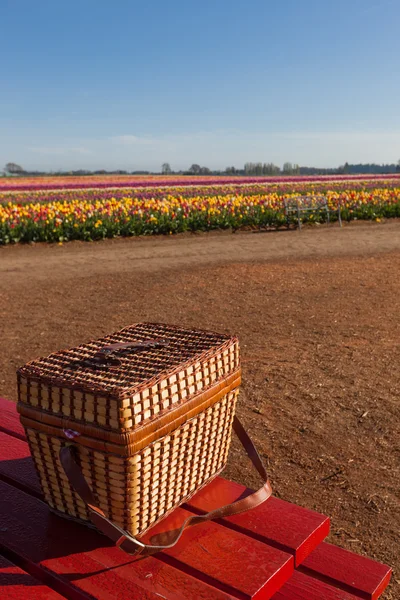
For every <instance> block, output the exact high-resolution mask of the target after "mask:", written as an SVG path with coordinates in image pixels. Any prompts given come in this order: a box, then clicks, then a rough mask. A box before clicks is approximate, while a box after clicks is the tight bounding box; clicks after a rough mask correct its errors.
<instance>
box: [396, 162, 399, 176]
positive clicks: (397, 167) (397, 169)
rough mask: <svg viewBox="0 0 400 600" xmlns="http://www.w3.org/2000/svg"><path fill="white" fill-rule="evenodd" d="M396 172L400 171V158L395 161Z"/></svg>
mask: <svg viewBox="0 0 400 600" xmlns="http://www.w3.org/2000/svg"><path fill="white" fill-rule="evenodd" d="M396 173H400V160H398V161H397V165H396Z"/></svg>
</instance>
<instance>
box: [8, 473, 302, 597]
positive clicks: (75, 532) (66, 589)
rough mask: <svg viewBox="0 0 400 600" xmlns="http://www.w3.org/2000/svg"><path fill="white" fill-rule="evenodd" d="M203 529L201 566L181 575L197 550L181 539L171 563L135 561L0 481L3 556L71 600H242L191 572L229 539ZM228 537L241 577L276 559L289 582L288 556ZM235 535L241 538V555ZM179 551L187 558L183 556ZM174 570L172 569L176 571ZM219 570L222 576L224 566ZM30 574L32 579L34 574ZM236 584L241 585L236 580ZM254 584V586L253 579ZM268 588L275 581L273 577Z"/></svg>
mask: <svg viewBox="0 0 400 600" xmlns="http://www.w3.org/2000/svg"><path fill="white" fill-rule="evenodd" d="M182 512H183V511H182ZM207 527H208V525H207V524H204V525H199V526H198V527H197V530H198V532H200V530H201V529H203V536H200V535H199V536H198V537H197V539H196V542H195V543H200V544H202V545H203V547H205V548H206V550H205V551H204V550H202V552H204V555H205V556H204V557H203V558H201V559H200V557H198V559H199V561H200V560H201V561H202V563H201V564H200V562H197V563H195V564H194V565H193V566H192V567H191V568H189V567H188V568H186V571H185V570H184V566H185V565H189V564H191V563H192V562H193V557H194V556H195V555H196V552H199V551H198V550H197V549H196V550H193V549H192V548H191V546H192V544H191V542H190V541H189V540H187V541H186V544H184V550H182V548H180V549H179V554H180V555H179V557H178V558H177V559H174V558H173V557H172V556H167V555H164V557H162V556H161V557H162V560H160V559H159V558H157V557H150V558H146V559H144V560H139V561H137V560H136V561H135V560H133V559H132V557H130V556H129V555H127V554H125V553H124V552H122V551H121V550H119V549H118V548H115V547H111V546H110V545H109V543H108V541H107V539H106V538H105V537H104V536H101V535H99V534H98V533H96V532H95V531H93V530H90V529H88V528H85V527H83V526H82V525H78V524H76V523H74V522H70V521H67V520H64V519H62V518H61V517H58V516H56V515H53V514H51V513H50V511H49V509H48V508H47V506H46V505H45V504H44V503H43V502H41V501H40V500H38V499H36V498H34V497H33V496H30V495H28V494H25V493H24V492H22V491H21V490H18V489H17V488H14V487H13V486H9V485H7V484H5V483H3V482H0V547H1V545H2V546H3V548H5V549H6V550H7V551H8V552H12V553H15V554H16V555H18V557H19V561H18V564H19V565H20V566H21V567H23V568H24V569H25V570H31V569H32V568H34V567H35V565H39V569H41V570H42V572H43V573H45V574H46V575H47V577H49V576H50V577H51V585H52V587H53V588H54V589H56V590H57V591H58V592H60V593H62V594H64V595H66V597H68V598H72V599H73V600H81V599H82V597H85V598H86V597H87V594H91V595H92V596H94V597H95V598H97V599H98V600H115V599H121V600H122V599H124V600H126V598H135V600H160V597H161V598H163V597H164V598H166V599H167V600H184V599H185V600H186V599H188V598H193V600H195V599H196V600H197V599H198V598H201V599H202V600H228V599H231V600H232V599H233V598H236V599H237V598H239V599H243V598H249V597H250V596H249V595H248V593H244V592H242V591H240V592H235V591H234V590H232V591H227V590H226V589H222V588H223V585H220V584H221V580H220V581H219V582H218V584H219V585H220V587H219V589H217V588H216V587H215V586H216V585H217V582H214V580H213V579H212V577H211V575H212V574H211V573H210V572H211V567H210V568H208V569H207V568H206V574H203V573H202V572H200V571H198V570H197V569H198V568H200V569H202V567H203V564H204V565H205V563H206V560H207V558H206V557H207V556H208V554H207V550H210V549H212V548H213V547H215V549H216V551H218V544H219V543H220V544H222V545H223V552H224V553H225V554H226V553H227V552H228V550H227V544H229V543H230V540H231V536H232V534H233V532H230V531H229V530H227V529H225V528H223V527H221V526H218V525H215V524H214V525H213V528H214V529H215V530H214V531H213V535H212V540H211V541H210V540H207V535H206V533H205V531H204V530H206V529H207ZM216 529H219V530H220V531H222V532H224V533H225V534H229V535H227V539H225V536H224V535H221V534H220V532H218V533H217V532H216ZM195 531H196V528H193V529H192V532H195ZM189 535H190V534H189ZM235 535H236V540H235V541H233V542H232V543H233V546H231V550H232V551H234V552H235V553H239V555H240V557H241V561H240V562H241V571H242V572H246V571H247V572H248V574H249V575H248V576H249V578H251V577H252V576H253V571H254V570H255V569H254V566H253V565H254V563H257V564H259V565H260V568H262V569H265V572H267V570H268V569H269V570H271V567H268V566H266V567H263V566H262V562H267V561H269V560H271V562H274V564H275V570H277V568H278V560H277V559H276V556H277V554H276V553H279V554H280V555H281V557H282V562H283V561H286V562H285V563H284V567H283V569H285V570H286V579H287V578H288V577H289V576H290V574H291V567H292V563H293V558H292V557H291V556H288V555H284V554H283V553H281V552H280V551H277V550H275V549H272V548H271V549H270V550H271V551H272V552H273V553H274V556H275V559H273V557H272V555H271V553H270V552H269V551H268V547H267V546H265V545H264V544H261V543H260V542H255V541H254V540H251V539H250V538H246V536H242V535H241V534H235ZM238 537H240V538H243V539H242V542H243V551H241V552H240V548H239V545H238ZM247 540H249V542H250V543H251V545H249V544H248V543H247ZM186 553H187V555H188V558H187V559H186V558H185V557H184V556H183V554H186ZM158 556H160V555H158ZM212 559H213V557H209V560H212ZM229 559H231V556H230V557H229ZM260 561H261V562H260ZM172 563H174V564H172ZM177 565H179V567H180V568H179V569H178V568H176V567H177ZM36 568H37V567H36ZM221 568H222V571H224V570H225V564H224V565H223V566H222V567H221ZM282 573H283V570H282ZM35 576H36V577H37V576H38V575H37V573H36V572H35ZM232 577H233V574H230V576H229V581H231V578H232ZM239 579H240V580H242V579H243V575H241V576H240V578H239ZM256 580H257V582H258V585H260V581H261V579H260V577H259V576H257V577H256ZM46 583H47V584H48V583H49V581H48V580H47V581H46ZM275 583H277V579H276V578H275ZM241 585H242V587H244V586H245V585H246V584H245V583H243V582H241ZM261 587H262V589H261V593H257V595H256V596H255V597H257V598H260V599H261V598H270V595H269V594H268V593H264V592H265V586H261ZM82 592H84V596H82ZM257 592H259V590H258V591H257ZM157 594H158V596H157Z"/></svg>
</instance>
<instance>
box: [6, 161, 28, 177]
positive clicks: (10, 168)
mask: <svg viewBox="0 0 400 600" xmlns="http://www.w3.org/2000/svg"><path fill="white" fill-rule="evenodd" d="M5 170H6V171H7V172H8V173H12V174H13V175H22V173H25V171H24V169H23V168H22V167H20V165H17V164H16V163H12V162H9V163H7V164H6V167H5Z"/></svg>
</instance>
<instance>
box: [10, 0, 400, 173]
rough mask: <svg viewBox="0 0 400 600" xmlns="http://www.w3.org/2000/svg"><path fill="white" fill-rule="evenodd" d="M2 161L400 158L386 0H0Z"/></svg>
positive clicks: (103, 163) (127, 165) (75, 164)
mask: <svg viewBox="0 0 400 600" xmlns="http://www.w3.org/2000/svg"><path fill="white" fill-rule="evenodd" d="M0 19H1V28H0V29H1V36H0V56H1V57H2V68H1V78H0V168H1V167H2V166H3V165H4V164H5V163H6V162H8V161H13V162H17V163H19V164H22V166H23V167H25V168H31V169H33V168H38V169H40V168H46V169H54V170H57V169H60V168H62V169H69V168H89V169H94V168H106V169H113V168H122V169H128V170H134V169H144V168H145V169H159V168H160V166H161V163H162V162H164V161H168V162H170V163H171V166H172V167H173V168H175V169H180V168H188V167H189V166H190V165H191V164H192V163H200V164H201V165H204V166H208V167H210V168H225V167H226V166H228V165H235V166H237V167H241V166H243V164H244V163H245V162H247V161H263V162H270V161H272V162H275V163H276V164H279V165H282V163H283V162H284V161H291V162H295V163H299V164H301V165H314V166H336V165H338V164H343V163H344V162H345V161H348V162H370V161H371V162H372V161H373V162H378V163H382V162H397V160H398V159H400V111H399V106H400V58H399V57H400V35H399V29H400V2H399V0H394V1H392V0H381V1H379V0H336V1H335V2H331V1H329V0H297V1H296V0H286V1H283V0H282V1H280V2H278V1H274V2H272V1H270V0H247V2H244V1H243V0H241V1H240V2H239V1H238V0H203V1H202V2H193V1H192V2H191V1H190V0H185V1H183V0H169V1H168V2H166V1H159V0H153V1H151V0H147V2H144V1H142V2H137V1H135V0H114V2H109V1H108V2H105V1H103V0H79V1H77V0H69V1H68V2H62V1H61V0H36V1H35V2H33V1H32V0H3V2H2V3H1V13H0Z"/></svg>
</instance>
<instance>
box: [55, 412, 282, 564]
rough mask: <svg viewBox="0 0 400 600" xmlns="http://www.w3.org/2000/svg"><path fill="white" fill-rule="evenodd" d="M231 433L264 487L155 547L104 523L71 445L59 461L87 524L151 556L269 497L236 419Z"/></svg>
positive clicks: (188, 523) (196, 519) (189, 522)
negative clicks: (191, 532)
mask: <svg viewBox="0 0 400 600" xmlns="http://www.w3.org/2000/svg"><path fill="white" fill-rule="evenodd" d="M233 429H234V431H235V433H236V435H237V436H238V438H239V440H240V442H241V443H242V445H243V447H244V449H245V450H246V452H247V455H248V456H249V458H250V460H251V462H252V463H253V465H254V467H255V468H256V469H257V471H258V473H259V474H260V476H261V478H262V479H263V481H264V485H263V486H262V487H261V488H260V489H259V490H258V491H257V492H254V493H253V494H250V495H249V496H246V497H245V498H241V499H240V500H237V501H236V502H233V503H232V504H227V505H226V506H222V507H221V508H217V509H215V510H212V511H210V512H208V513H206V514H204V515H192V516H191V517H189V518H187V519H186V520H185V521H184V523H183V525H182V526H181V527H180V528H179V529H177V530H174V531H169V532H166V533H163V534H160V535H157V536H155V538H156V541H157V544H153V545H150V544H144V543H142V542H141V541H140V540H138V539H136V538H134V537H133V536H131V535H130V534H129V533H128V532H127V531H124V530H123V529H121V528H120V527H118V525H115V523H112V521H110V520H109V519H107V517H106V516H105V514H104V512H103V511H102V510H101V509H100V508H99V507H98V506H96V504H97V503H96V501H95V498H94V495H93V492H92V490H91V489H90V487H89V485H88V483H87V481H86V479H85V477H84V476H83V473H82V471H81V468H80V467H79V465H78V463H77V462H76V461H75V458H74V447H73V445H72V444H69V445H67V446H64V447H62V448H61V450H60V461H61V465H62V467H63V469H64V471H65V474H66V475H67V477H68V480H69V482H70V484H71V486H72V487H73V488H74V490H75V491H76V492H77V494H78V495H79V496H80V497H81V498H82V500H83V501H84V502H85V504H86V505H87V507H88V509H89V516H90V520H91V521H92V523H93V524H94V525H95V526H96V527H97V529H99V530H100V531H101V532H102V533H103V534H104V535H106V536H107V537H109V538H110V539H111V540H112V541H113V542H114V543H115V545H116V546H118V547H120V548H121V549H122V550H124V551H125V552H127V553H128V554H135V555H139V554H140V555H142V556H143V555H148V554H152V553H154V552H159V551H160V550H165V549H168V548H172V546H175V544H176V543H177V542H178V540H179V538H180V537H181V535H182V533H183V531H184V530H185V529H187V528H188V527H192V526H193V525H198V524H199V523H203V522H205V521H210V520H212V519H221V518H222V517H230V516H232V515H237V514H239V513H243V512H245V511H247V510H250V509H251V508H255V507H256V506H259V505H260V504H262V503H263V502H265V500H268V498H269V497H270V496H271V494H272V488H271V485H270V482H269V478H268V474H267V472H266V470H265V467H264V465H263V463H262V460H261V458H260V455H259V454H258V452H257V450H256V448H255V446H254V444H253V442H252V441H251V439H250V437H249V435H248V434H247V432H246V430H245V429H244V427H243V425H242V424H241V422H240V421H239V419H238V418H237V417H236V416H235V417H234V420H233ZM152 541H153V540H152Z"/></svg>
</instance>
